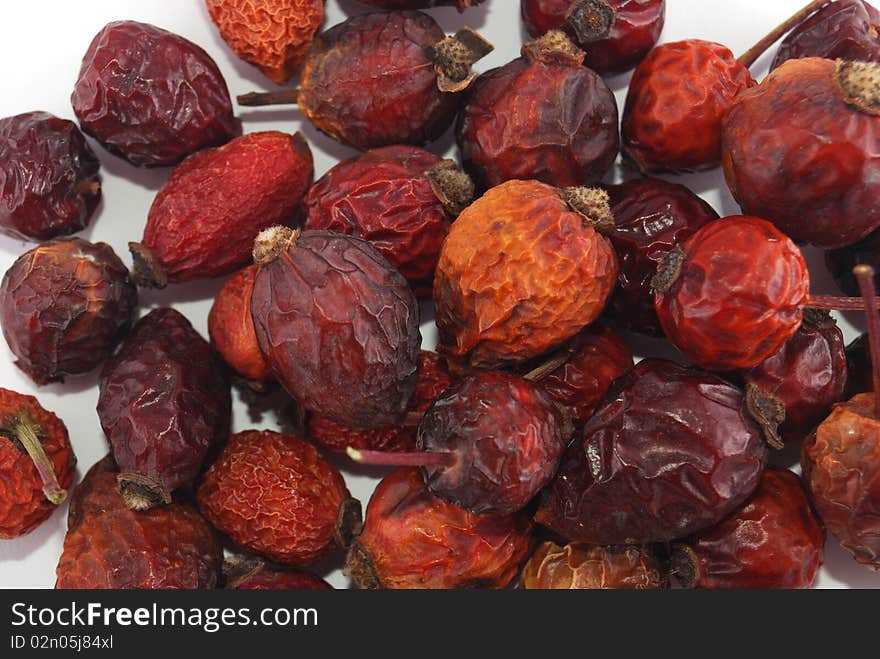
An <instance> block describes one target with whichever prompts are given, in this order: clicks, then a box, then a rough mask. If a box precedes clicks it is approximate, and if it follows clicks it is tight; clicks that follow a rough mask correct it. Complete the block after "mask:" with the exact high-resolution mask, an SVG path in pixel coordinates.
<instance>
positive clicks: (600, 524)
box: [535, 359, 767, 545]
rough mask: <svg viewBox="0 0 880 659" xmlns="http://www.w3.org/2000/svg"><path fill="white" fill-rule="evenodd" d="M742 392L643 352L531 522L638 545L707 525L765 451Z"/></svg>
mask: <svg viewBox="0 0 880 659" xmlns="http://www.w3.org/2000/svg"><path fill="white" fill-rule="evenodd" d="M745 407H746V406H745V400H744V397H743V394H742V392H741V391H740V390H739V389H737V388H736V387H734V386H732V385H730V384H728V383H727V382H725V381H723V380H721V379H719V378H717V377H715V376H713V375H710V374H708V373H704V372H702V371H699V370H696V369H688V368H684V367H681V366H678V365H677V364H674V363H672V362H667V361H663V360H658V359H646V360H643V361H641V362H639V364H637V365H636V367H635V369H633V370H632V371H630V372H629V373H628V374H626V375H624V376H623V377H621V378H620V379H618V380H617V381H616V382H615V384H614V385H612V387H611V390H610V391H609V392H608V395H607V396H606V398H605V401H604V402H603V404H602V405H600V406H599V408H598V409H597V410H596V413H595V414H594V415H593V417H592V418H591V419H590V420H589V421H588V422H587V424H586V426H584V430H583V433H582V435H581V437H580V438H578V439H577V440H576V441H575V442H573V443H572V444H571V445H570V446H569V448H568V450H567V451H566V453H565V455H564V456H563V459H562V464H561V465H560V468H559V471H558V472H557V474H556V478H555V479H554V480H553V481H552V482H551V484H550V485H549V486H548V487H547V489H546V490H545V491H544V495H543V497H542V499H541V506H540V508H539V509H538V512H537V515H536V517H535V521H537V522H538V523H540V524H543V525H544V526H546V527H548V528H549V529H551V530H552V531H554V532H556V533H558V534H560V535H561V536H562V537H564V538H566V539H567V540H571V541H581V542H590V543H595V544H602V545H608V544H642V543H646V542H663V541H667V540H673V539H675V538H681V537H684V536H686V535H689V534H691V533H695V532H697V531H700V530H702V529H705V528H709V527H711V526H714V525H715V524H717V523H718V522H720V521H721V520H722V519H724V518H725V517H726V516H727V515H729V514H730V513H731V512H733V511H734V510H735V509H736V508H737V507H738V506H739V505H740V504H742V503H743V502H744V501H745V500H746V499H747V498H748V497H749V496H750V495H751V494H752V492H753V491H754V490H755V488H756V487H757V485H758V482H759V480H760V477H761V473H762V472H763V471H764V465H765V462H766V453H767V451H766V448H765V445H764V442H763V440H762V437H761V432H760V430H759V427H758V425H757V424H756V423H755V422H754V421H753V420H752V419H751V418H749V415H748V413H747V411H746V409H745Z"/></svg>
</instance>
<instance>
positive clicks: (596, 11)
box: [520, 0, 666, 74]
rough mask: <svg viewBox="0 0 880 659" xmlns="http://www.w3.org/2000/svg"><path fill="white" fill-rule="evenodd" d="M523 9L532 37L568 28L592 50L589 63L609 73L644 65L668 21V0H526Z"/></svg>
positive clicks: (582, 46)
mask: <svg viewBox="0 0 880 659" xmlns="http://www.w3.org/2000/svg"><path fill="white" fill-rule="evenodd" d="M520 6H521V10H522V17H523V21H524V22H525V25H526V29H527V30H528V32H529V34H530V35H532V36H533V37H540V36H541V35H542V34H544V33H545V32H548V31H550V30H565V32H566V33H567V34H568V35H569V36H570V37H571V38H572V39H574V41H575V43H577V44H578V45H579V46H580V47H581V48H583V49H584V51H586V54H587V57H586V59H585V60H584V64H586V65H587V66H588V67H590V68H591V69H593V70H594V71H596V72H597V73H603V74H604V73H621V72H623V71H627V70H628V69H631V68H633V67H634V66H635V65H636V64H638V63H639V62H640V61H641V60H642V59H643V58H644V57H645V55H647V54H648V51H650V50H651V48H653V47H654V44H656V43H657V39H659V38H660V33H661V32H662V31H663V23H664V22H665V18H666V0H521V3H520Z"/></svg>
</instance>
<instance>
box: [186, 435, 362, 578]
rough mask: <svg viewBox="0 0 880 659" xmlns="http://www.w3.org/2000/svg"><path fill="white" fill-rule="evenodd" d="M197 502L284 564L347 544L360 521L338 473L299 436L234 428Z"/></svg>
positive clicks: (250, 545)
mask: <svg viewBox="0 0 880 659" xmlns="http://www.w3.org/2000/svg"><path fill="white" fill-rule="evenodd" d="M196 496H197V498H198V502H199V508H200V509H201V511H202V513H203V514H204V515H205V517H207V518H208V520H209V521H210V522H211V523H212V524H213V525H214V526H215V527H216V528H217V529H218V530H220V531H221V532H222V533H224V534H226V535H228V536H229V537H230V539H232V541H233V542H235V543H236V544H237V545H240V546H242V547H244V548H246V549H248V550H249V551H252V552H254V553H256V554H259V555H261V556H265V557H266V558H269V559H271V560H273V561H277V562H278V563H283V564H285V565H307V564H309V563H313V562H315V561H317V560H318V559H320V558H322V557H324V556H325V555H327V554H328V553H329V552H330V551H332V550H333V548H334V546H336V545H340V546H347V544H348V542H349V541H350V537H351V531H352V529H353V528H354V527H355V526H356V525H357V524H358V523H359V522H360V503H358V502H357V501H356V500H354V499H352V498H351V497H350V495H349V493H348V488H346V486H345V480H343V478H342V474H340V473H339V470H338V469H336V468H335V467H334V466H333V465H331V464H330V463H329V462H327V461H326V460H325V459H324V458H322V457H321V456H320V454H319V453H318V451H317V450H315V448H314V447H313V446H312V445H311V444H309V443H308V442H305V441H303V440H302V439H300V438H299V437H297V436H296V435H282V434H279V433H276V432H272V431H269V430H247V431H245V432H240V433H236V434H234V435H232V436H231V437H230V438H229V443H228V444H226V446H225V447H224V448H223V450H222V451H221V453H220V455H219V456H218V457H217V460H216V461H215V462H214V464H212V465H211V466H210V468H209V469H208V471H207V472H206V473H205V475H204V477H203V478H202V481H201V483H200V484H199V486H198V490H197V492H196Z"/></svg>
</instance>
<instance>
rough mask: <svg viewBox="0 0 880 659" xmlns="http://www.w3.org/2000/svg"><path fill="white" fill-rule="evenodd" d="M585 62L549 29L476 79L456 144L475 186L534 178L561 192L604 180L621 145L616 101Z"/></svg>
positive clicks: (565, 40)
mask: <svg viewBox="0 0 880 659" xmlns="http://www.w3.org/2000/svg"><path fill="white" fill-rule="evenodd" d="M583 59H584V53H583V51H581V50H579V49H578V48H577V47H576V46H575V45H574V44H573V43H572V42H571V41H570V40H569V39H568V37H566V36H565V35H564V34H563V33H562V32H558V31H554V32H549V33H547V34H546V35H545V36H543V37H541V38H540V39H538V40H537V41H532V42H530V43H527V44H526V45H525V46H523V48H522V57H520V58H517V59H515V60H513V61H512V62H510V63H509V64H506V65H504V66H502V67H500V68H497V69H493V70H491V71H487V72H486V73H484V74H482V75H481V76H480V77H479V78H477V81H476V82H475V83H474V85H473V88H472V89H471V91H470V92H469V96H468V101H467V104H466V105H465V107H464V109H463V110H462V111H461V114H460V115H459V118H458V125H457V127H456V140H457V142H458V147H459V149H460V150H461V157H462V161H463V162H464V166H465V168H466V169H467V170H468V171H469V172H471V173H472V174H473V176H474V177H475V178H476V180H477V181H478V182H479V183H480V184H482V185H483V186H484V187H487V188H489V187H493V186H496V185H498V184H499V183H502V182H503V181H509V180H511V179H536V180H539V181H543V182H545V183H549V184H551V185H555V186H558V187H566V186H576V185H585V184H590V183H595V182H597V181H599V180H600V179H601V178H602V177H603V176H604V175H605V173H606V172H607V171H608V169H609V168H610V167H611V165H612V164H613V163H614V160H615V158H617V152H618V149H619V147H620V138H619V135H618V130H617V102H616V101H615V99H614V94H612V93H611V90H610V89H608V86H607V85H606V84H605V82H604V81H603V80H602V78H600V77H599V75H598V74H596V73H594V72H593V71H591V70H590V69H587V68H585V67H584V66H582V64H583Z"/></svg>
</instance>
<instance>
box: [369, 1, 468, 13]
mask: <svg viewBox="0 0 880 659" xmlns="http://www.w3.org/2000/svg"><path fill="white" fill-rule="evenodd" d="M358 2H360V3H361V4H363V5H370V6H372V7H379V8H380V9H428V8H429V7H445V6H449V7H458V11H464V10H465V9H467V8H468V7H475V6H476V5H478V4H480V3H482V2H485V0H358Z"/></svg>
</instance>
